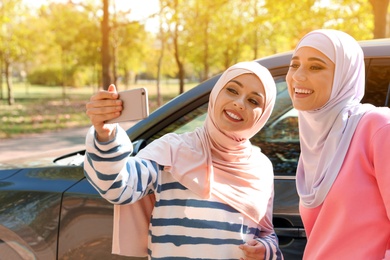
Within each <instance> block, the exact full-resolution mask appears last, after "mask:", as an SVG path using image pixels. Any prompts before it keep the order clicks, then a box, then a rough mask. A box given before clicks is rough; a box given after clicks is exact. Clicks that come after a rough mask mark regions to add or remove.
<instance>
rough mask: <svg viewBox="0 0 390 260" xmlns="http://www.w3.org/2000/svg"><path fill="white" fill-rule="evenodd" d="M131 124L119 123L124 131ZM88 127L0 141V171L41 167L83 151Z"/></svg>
mask: <svg viewBox="0 0 390 260" xmlns="http://www.w3.org/2000/svg"><path fill="white" fill-rule="evenodd" d="M133 124H134V123H133V122H126V123H120V125H121V126H122V127H123V128H124V129H128V128H129V127H130V126H132V125H133ZM88 129H89V127H80V128H70V129H65V130H60V131H54V132H47V133H42V134H31V135H24V136H20V137H16V138H9V139H0V169H2V168H11V167H13V166H19V167H20V166H25V165H30V166H34V165H41V164H46V163H48V162H52V161H53V160H54V159H55V158H57V157H59V156H62V155H66V154H68V153H73V152H77V151H80V150H84V149H85V136H86V134H87V132H88Z"/></svg>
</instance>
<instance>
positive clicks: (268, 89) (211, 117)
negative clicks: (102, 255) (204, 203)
mask: <svg viewBox="0 0 390 260" xmlns="http://www.w3.org/2000/svg"><path fill="white" fill-rule="evenodd" d="M248 73H250V74H254V75H256V76H257V77H258V78H259V80H260V81H261V82H262V84H263V86H264V89H265V105H264V111H263V113H262V115H261V116H260V117H259V118H258V119H257V121H256V122H255V123H254V126H253V127H252V128H250V129H247V130H244V131H239V132H229V133H223V132H222V131H221V130H220V129H219V128H218V126H217V125H216V124H215V114H214V104H215V101H216V99H217V96H218V94H219V92H220V91H221V90H222V89H223V87H224V86H225V85H226V84H227V83H228V82H229V81H230V80H232V79H233V78H236V77H238V76H240V75H242V74H248ZM259 88H260V85H259ZM275 99H276V86H275V82H274V80H273V77H272V75H271V74H270V72H269V71H268V69H266V68H265V67H263V66H261V65H260V64H258V63H257V62H254V61H253V62H240V63H238V64H236V65H233V66H232V67H230V68H229V69H227V70H226V71H225V72H224V73H223V74H222V75H221V77H220V78H219V80H218V81H217V82H216V84H215V86H214V88H213V89H212V91H211V93H210V98H209V106H208V114H207V117H206V120H205V123H204V125H203V126H202V127H199V128H197V129H196V130H195V131H193V132H189V133H184V134H180V135H178V134H175V133H170V134H166V135H164V136H163V137H161V138H159V139H157V140H155V141H153V142H152V143H150V144H149V145H148V146H147V147H145V148H144V149H142V150H141V151H140V152H139V153H138V154H137V157H140V158H143V159H148V160H153V161H155V162H157V163H158V164H159V165H163V166H165V168H164V170H165V171H168V172H170V173H171V174H172V176H173V177H174V178H175V179H176V180H177V181H178V182H180V183H181V184H182V185H184V186H185V187H187V188H188V189H189V190H191V191H192V192H194V193H195V194H197V195H198V196H199V197H201V198H203V199H207V198H209V197H210V196H211V194H213V195H214V196H216V197H218V198H220V199H221V200H222V201H224V202H225V203H226V204H228V205H230V206H232V207H233V208H235V209H236V210H238V211H239V212H241V213H242V214H244V215H246V216H247V217H248V218H250V219H252V220H253V221H255V222H256V223H259V222H260V220H261V219H262V218H263V217H264V215H265V214H266V213H267V211H268V210H270V208H269V207H272V205H269V200H270V197H271V196H273V169H272V164H271V163H270V161H269V159H268V158H267V157H266V156H265V155H264V154H262V153H261V151H260V149H259V148H257V147H254V146H252V145H251V143H250V141H249V139H250V138H251V137H252V136H254V135H255V134H256V133H257V132H258V131H259V130H260V129H261V128H262V127H263V126H264V125H265V123H266V122H267V120H268V118H269V117H270V115H271V112H272V109H273V107H274V104H275ZM147 200H149V199H147ZM141 202H142V200H141ZM137 203H138V202H136V203H135V204H137ZM129 206H130V207H133V206H132V205H129ZM124 207H128V205H124V206H115V207H114V214H115V213H116V214H115V216H114V218H115V219H114V222H116V223H118V222H119V221H121V220H123V219H127V221H126V222H127V224H122V225H123V226H122V227H121V228H120V229H119V228H118V229H114V248H116V249H117V250H119V254H125V255H134V250H136V249H135V248H134V247H132V248H130V247H129V246H130V245H131V244H132V243H130V242H129V241H123V240H122V239H121V238H120V234H119V233H120V232H122V233H123V232H129V230H131V228H132V227H131V225H134V224H135V225H137V223H134V219H130V218H129V217H127V216H125V215H123V214H122V213H123V212H124V211H123V210H122V209H119V208H124ZM149 210H151V209H149ZM120 211H122V213H119V212H120ZM125 211H128V210H127V209H125ZM131 214H132V217H135V216H134V214H133V213H131ZM143 216H145V215H143ZM149 217H150V216H149ZM140 219H142V216H141V217H139V218H138V220H140ZM148 220H149V219H148ZM122 223H123V222H122ZM114 226H115V224H114ZM147 232H148V230H145V231H144V233H145V234H147ZM122 242H125V243H126V246H125V245H122V246H121V245H120V243H122ZM138 246H139V245H138ZM142 248H143V250H145V251H144V252H145V253H146V245H144V246H142ZM116 253H118V251H117V252H116ZM138 255H139V254H138Z"/></svg>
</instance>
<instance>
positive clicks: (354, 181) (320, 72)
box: [287, 30, 390, 260]
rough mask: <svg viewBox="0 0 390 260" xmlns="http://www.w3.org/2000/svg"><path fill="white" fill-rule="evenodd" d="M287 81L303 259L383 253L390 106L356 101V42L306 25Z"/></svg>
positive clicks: (388, 221)
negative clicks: (296, 147)
mask: <svg viewBox="0 0 390 260" xmlns="http://www.w3.org/2000/svg"><path fill="white" fill-rule="evenodd" d="M287 83H288V88H289V93H290V97H291V99H292V102H293V105H294V107H295V108H296V109H297V110H298V111H299V132H300V142H301V156H300V159H299V163H298V168H297V177H296V179H297V190H298V193H299V196H300V213H301V216H302V220H303V223H304V226H305V229H306V233H307V238H308V241H307V245H306V249H305V253H304V259H310V260H312V259H316V260H317V259H353V260H356V259H390V160H389V157H388V156H389V154H390V109H388V108H378V107H374V106H372V105H369V104H361V103H360V101H361V99H362V98H363V95H364V88H365V66H364V55H363V51H362V49H361V48H360V46H359V44H358V43H357V42H356V40H354V39H353V38H352V37H351V36H349V35H348V34H346V33H343V32H340V31H336V30H315V31H312V32H310V33H308V34H307V35H305V36H304V37H303V38H302V39H301V41H300V42H299V43H298V45H297V47H296V49H295V51H294V54H293V58H292V60H291V64H290V70H289V72H288V74H287Z"/></svg>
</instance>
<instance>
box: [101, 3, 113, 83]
mask: <svg viewBox="0 0 390 260" xmlns="http://www.w3.org/2000/svg"><path fill="white" fill-rule="evenodd" d="M102 1H103V20H102V25H101V32H102V48H101V53H102V83H103V88H104V89H106V90H107V89H108V86H109V85H110V84H111V76H110V63H111V57H110V24H109V22H110V20H109V19H110V13H109V9H108V7H109V0H102Z"/></svg>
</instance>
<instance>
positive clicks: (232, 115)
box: [226, 111, 241, 120]
mask: <svg viewBox="0 0 390 260" xmlns="http://www.w3.org/2000/svg"><path fill="white" fill-rule="evenodd" d="M226 114H228V116H230V117H231V118H233V119H236V120H241V118H240V117H238V116H237V115H235V114H233V113H232V112H228V111H226Z"/></svg>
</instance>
